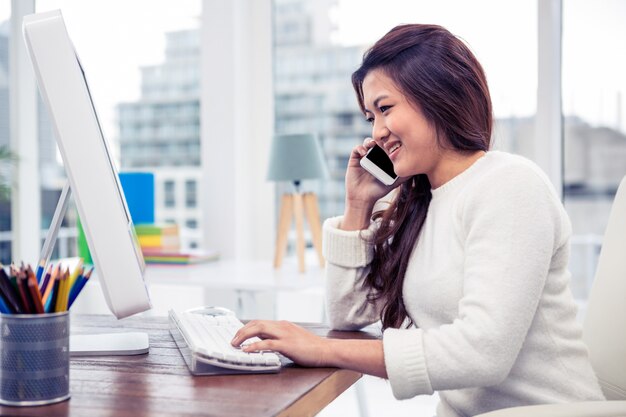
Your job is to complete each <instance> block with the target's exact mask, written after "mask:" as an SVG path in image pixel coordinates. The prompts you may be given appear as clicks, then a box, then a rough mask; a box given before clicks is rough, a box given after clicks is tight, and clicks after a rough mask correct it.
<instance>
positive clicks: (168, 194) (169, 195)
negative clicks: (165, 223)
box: [163, 180, 176, 208]
mask: <svg viewBox="0 0 626 417" xmlns="http://www.w3.org/2000/svg"><path fill="white" fill-rule="evenodd" d="M163 195H164V199H163V204H164V205H165V207H167V208H173V207H176V183H175V182H174V181H172V180H166V181H164V182H163Z"/></svg>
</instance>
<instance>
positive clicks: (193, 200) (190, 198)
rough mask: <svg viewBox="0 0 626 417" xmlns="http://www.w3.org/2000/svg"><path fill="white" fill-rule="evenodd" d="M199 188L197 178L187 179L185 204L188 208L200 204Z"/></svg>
mask: <svg viewBox="0 0 626 417" xmlns="http://www.w3.org/2000/svg"><path fill="white" fill-rule="evenodd" d="M197 188H198V187H197V182H196V180H187V181H185V205H186V206H187V207H188V208H194V207H196V206H197V205H198V200H197V198H198V197H197Z"/></svg>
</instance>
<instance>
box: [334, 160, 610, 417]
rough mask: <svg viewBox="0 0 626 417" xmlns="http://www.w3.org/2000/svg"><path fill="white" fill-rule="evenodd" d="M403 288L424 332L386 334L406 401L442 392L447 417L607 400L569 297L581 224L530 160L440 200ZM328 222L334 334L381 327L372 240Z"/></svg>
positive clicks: (396, 388)
mask: <svg viewBox="0 0 626 417" xmlns="http://www.w3.org/2000/svg"><path fill="white" fill-rule="evenodd" d="M432 194H433V198H432V201H431V203H430V207H429V209H428V215H427V218H426V221H425V223H424V226H423V229H422V231H421V234H420V237H419V239H418V243H417V245H416V247H415V249H414V251H413V253H412V254H411V259H410V261H409V264H408V267H407V271H406V276H405V279H404V286H403V298H404V304H405V306H406V309H407V311H408V314H409V315H410V317H411V318H412V319H413V321H414V322H415V324H416V326H417V327H416V328H410V329H400V330H399V329H387V330H386V331H385V332H384V334H383V348H384V357H385V366H386V370H387V375H388V377H389V381H390V384H391V388H392V390H393V393H394V395H395V396H396V398H398V399H405V398H410V397H413V396H415V395H419V394H432V393H433V391H439V396H440V398H441V402H440V404H439V406H438V408H437V413H438V416H441V417H444V416H445V417H448V416H454V417H457V416H472V415H475V414H479V413H483V412H487V411H491V410H495V409H500V408H505V407H511V406H517V405H530V404H543V403H558V402H572V401H582V400H601V399H603V398H604V397H603V396H602V393H601V391H600V388H599V386H598V383H597V379H596V377H595V375H594V373H593V370H592V368H591V365H590V363H589V359H588V354H587V349H586V347H585V345H584V344H583V342H582V340H581V327H580V325H579V324H578V323H577V322H576V319H575V317H576V304H575V302H574V300H573V298H572V295H571V292H570V289H569V280H570V273H569V272H568V269H567V268H568V265H567V264H568V258H569V239H570V235H571V225H570V222H569V219H568V217H567V214H566V213H565V210H564V209H563V206H562V204H561V203H560V201H559V199H558V197H557V195H556V193H555V192H554V189H553V187H552V186H551V184H550V182H549V180H548V179H547V177H546V176H545V175H544V174H543V173H542V172H541V170H540V169H539V168H538V167H537V166H536V165H535V164H533V163H532V162H531V161H529V160H526V159H524V158H522V157H519V156H515V155H510V154H507V153H503V152H496V151H491V152H488V153H487V154H486V155H485V156H484V157H482V158H480V159H479V160H478V161H477V162H475V163H474V164H473V165H472V166H471V167H470V168H468V169H467V170H466V171H464V172H463V173H461V174H459V175H458V176H456V177H455V178H454V179H452V180H451V181H449V182H447V183H446V184H444V185H443V186H441V187H439V188H437V189H435V190H433V191H432ZM340 222H341V217H336V218H331V219H328V220H326V222H325V223H324V253H325V256H326V260H327V262H328V266H327V308H328V317H329V320H330V324H331V326H332V327H333V328H336V329H344V330H354V329H358V328H361V327H363V326H365V325H368V324H371V323H374V322H376V321H378V319H379V317H380V307H381V303H380V302H379V303H378V304H372V303H368V302H367V300H366V290H364V289H363V288H362V285H361V284H362V280H363V277H364V275H365V273H366V272H367V270H368V267H367V265H368V264H369V263H370V261H371V259H372V256H373V255H374V254H373V250H372V247H371V245H369V244H368V242H367V238H368V237H369V236H371V234H372V232H373V230H374V229H375V228H376V227H377V223H372V225H371V226H370V228H369V229H367V230H365V231H343V230H340V229H339V228H338V226H339V224H340Z"/></svg>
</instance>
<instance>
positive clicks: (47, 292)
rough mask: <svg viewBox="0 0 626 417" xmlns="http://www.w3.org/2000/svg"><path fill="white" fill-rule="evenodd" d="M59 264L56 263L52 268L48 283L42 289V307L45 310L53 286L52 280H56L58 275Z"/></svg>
mask: <svg viewBox="0 0 626 417" xmlns="http://www.w3.org/2000/svg"><path fill="white" fill-rule="evenodd" d="M60 267H61V265H60V264H59V265H57V266H56V267H55V268H53V269H52V273H51V274H50V279H49V280H48V284H47V285H46V288H45V290H44V291H43V295H42V297H41V299H42V301H43V305H44V309H45V310H46V312H47V311H48V301H49V298H50V294H52V289H53V288H54V282H55V281H56V278H57V276H58V275H59V269H60Z"/></svg>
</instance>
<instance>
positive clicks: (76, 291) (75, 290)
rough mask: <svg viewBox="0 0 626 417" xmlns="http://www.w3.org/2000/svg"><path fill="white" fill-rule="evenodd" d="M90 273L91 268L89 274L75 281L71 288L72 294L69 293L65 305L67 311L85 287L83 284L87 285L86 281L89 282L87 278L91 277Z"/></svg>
mask: <svg viewBox="0 0 626 417" xmlns="http://www.w3.org/2000/svg"><path fill="white" fill-rule="evenodd" d="M92 271H93V268H91V270H89V272H87V273H86V274H85V275H83V276H81V277H80V278H81V280H80V281H77V282H76V285H74V287H73V288H72V292H71V293H70V298H69V302H68V305H67V308H68V310H69V308H70V307H72V304H74V301H76V298H77V297H78V295H79V294H80V292H81V291H82V290H83V288H84V287H85V284H87V281H89V277H90V276H91V273H92Z"/></svg>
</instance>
